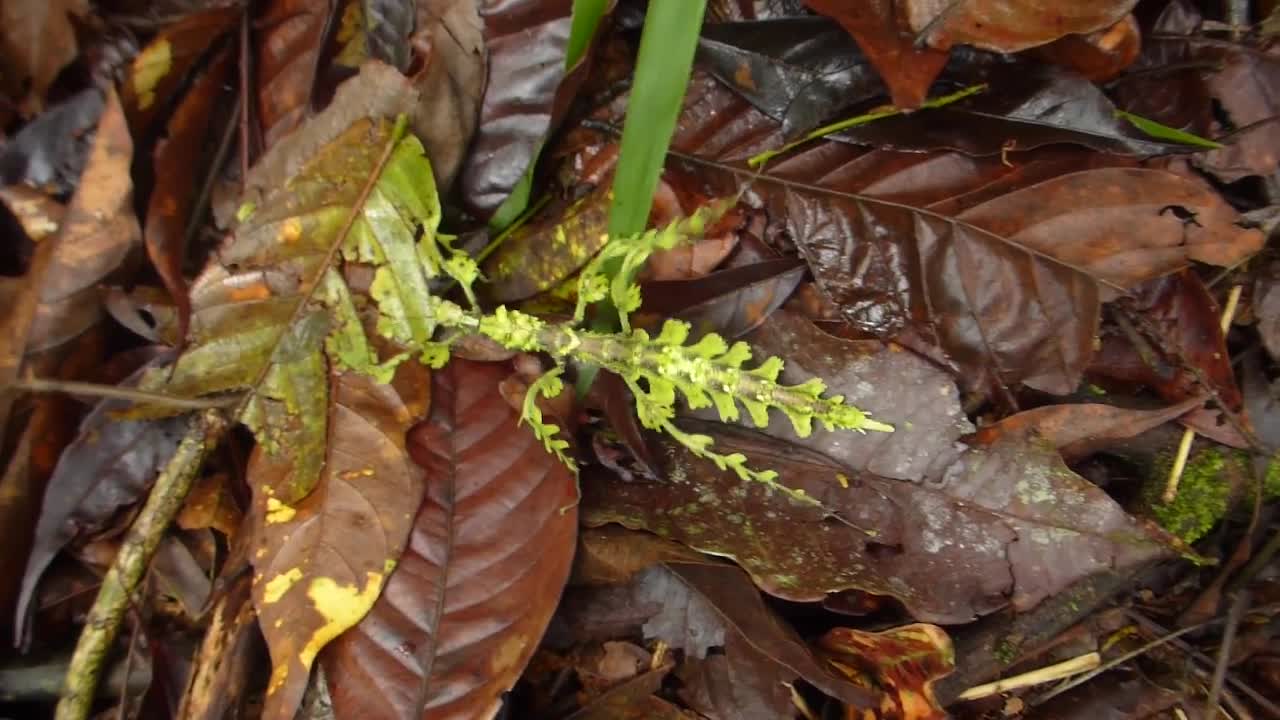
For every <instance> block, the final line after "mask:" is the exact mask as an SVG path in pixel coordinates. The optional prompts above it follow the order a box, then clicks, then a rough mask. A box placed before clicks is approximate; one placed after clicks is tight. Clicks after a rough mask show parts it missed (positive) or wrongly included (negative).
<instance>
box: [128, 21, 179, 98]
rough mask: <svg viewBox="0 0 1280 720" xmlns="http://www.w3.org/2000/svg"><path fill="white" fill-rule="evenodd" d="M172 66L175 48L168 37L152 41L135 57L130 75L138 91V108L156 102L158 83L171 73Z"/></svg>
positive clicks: (134, 87)
mask: <svg viewBox="0 0 1280 720" xmlns="http://www.w3.org/2000/svg"><path fill="white" fill-rule="evenodd" d="M172 66H173V48H172V47H170V45H169V41H168V40H167V39H166V38H160V39H159V40H156V41H155V42H153V43H151V44H150V45H148V46H147V47H146V48H144V49H143V51H142V52H140V53H138V56H137V57H135V58H134V59H133V65H132V66H131V67H130V73H129V76H130V78H131V79H132V80H133V89H134V90H135V91H137V93H138V109H140V110H146V109H147V108H149V107H151V106H152V105H153V104H155V101H156V83H158V82H160V79H161V78H163V77H164V76H165V75H168V74H169V70H170V68H171V67H172Z"/></svg>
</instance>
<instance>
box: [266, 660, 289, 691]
mask: <svg viewBox="0 0 1280 720" xmlns="http://www.w3.org/2000/svg"><path fill="white" fill-rule="evenodd" d="M288 677H289V664H288V663H280V664H279V665H276V666H275V667H273V668H271V682H270V683H269V684H268V685H267V694H268V695H271V694H272V693H274V692H275V691H277V690H279V689H280V686H282V685H284V681H285V680H286V679H287V678H288Z"/></svg>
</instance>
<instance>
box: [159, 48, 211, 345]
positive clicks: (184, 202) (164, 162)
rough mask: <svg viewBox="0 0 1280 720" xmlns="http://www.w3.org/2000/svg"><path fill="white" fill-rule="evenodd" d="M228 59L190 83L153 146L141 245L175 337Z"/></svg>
mask: <svg viewBox="0 0 1280 720" xmlns="http://www.w3.org/2000/svg"><path fill="white" fill-rule="evenodd" d="M230 61H231V54H230V52H228V51H223V52H222V53H220V54H219V55H218V57H217V58H216V59H215V60H214V61H213V62H212V63H211V64H210V66H209V67H208V68H206V70H205V71H204V73H203V74H202V75H201V76H200V77H199V78H198V79H197V80H195V81H194V82H193V83H192V86H191V89H190V90H189V91H188V92H187V93H186V94H185V95H184V96H183V98H182V101H181V102H180V103H179V104H178V108H177V109H176V110H175V111H174V113H173V115H172V116H171V117H170V118H169V124H168V128H167V131H168V132H167V136H166V137H165V138H163V139H161V140H159V141H158V142H157V143H156V148H155V153H154V163H155V174H156V177H157V178H160V179H161V182H158V183H156V187H155V189H154V190H152V192H151V199H150V201H149V202H148V204H147V220H146V227H145V228H144V229H143V240H144V242H145V243H146V247H147V255H148V256H149V257H150V258H151V264H152V266H153V267H155V270H156V273H157V274H158V275H160V278H161V280H163V281H164V285H165V288H166V289H167V290H168V291H169V296H170V297H171V298H172V299H173V303H174V305H175V307H176V308H177V311H178V331H177V332H178V336H179V337H186V336H187V325H188V323H189V322H190V320H191V299H190V297H189V295H188V293H187V280H186V278H185V277H184V275H183V272H182V267H183V261H184V259H185V255H186V234H187V224H188V223H189V222H190V221H191V220H192V218H191V211H192V209H193V207H194V205H195V202H196V195H197V193H198V188H197V183H198V182H199V181H200V180H201V179H202V178H203V176H204V174H205V173H204V172H202V171H201V169H203V168H206V166H207V165H208V164H209V162H210V161H211V158H209V157H207V153H206V152H205V147H206V145H207V144H208V141H209V130H210V120H211V117H212V115H213V109H214V106H215V102H216V101H217V100H218V98H219V97H221V95H222V89H223V83H224V82H225V81H226V78H227V77H228V73H229V71H230V70H231V63H230Z"/></svg>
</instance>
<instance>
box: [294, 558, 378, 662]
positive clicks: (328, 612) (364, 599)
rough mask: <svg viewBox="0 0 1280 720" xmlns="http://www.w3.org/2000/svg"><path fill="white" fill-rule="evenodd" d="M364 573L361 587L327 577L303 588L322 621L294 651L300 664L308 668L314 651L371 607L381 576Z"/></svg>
mask: <svg viewBox="0 0 1280 720" xmlns="http://www.w3.org/2000/svg"><path fill="white" fill-rule="evenodd" d="M365 575H366V581H365V584H364V588H363V589H357V588H356V586H355V585H354V584H352V585H339V584H338V583H336V582H334V581H333V578H327V577H320V578H316V579H315V580H312V581H311V586H310V587H309V588H307V597H309V598H311V602H312V603H313V604H314V605H315V608H316V612H318V613H320V616H321V617H323V618H324V619H325V624H324V625H322V626H320V627H319V628H316V631H315V632H314V633H312V635H311V638H310V639H308V640H307V644H306V645H305V646H303V648H302V650H301V651H300V652H299V653H298V660H300V661H301V662H302V666H303V667H306V668H309V667H311V663H312V661H314V660H315V659H316V654H317V653H319V652H320V649H321V648H323V647H324V646H325V645H328V644H329V641H330V640H332V639H334V638H336V637H338V636H339V635H341V634H342V633H344V632H346V630H347V629H348V628H350V627H353V626H354V625H355V624H356V623H358V622H360V619H361V618H363V617H364V616H365V614H366V613H368V612H369V608H371V607H373V603H374V601H376V600H377V599H378V594H379V593H380V592H382V579H383V578H384V577H385V576H384V575H383V574H382V573H376V572H367V573H365Z"/></svg>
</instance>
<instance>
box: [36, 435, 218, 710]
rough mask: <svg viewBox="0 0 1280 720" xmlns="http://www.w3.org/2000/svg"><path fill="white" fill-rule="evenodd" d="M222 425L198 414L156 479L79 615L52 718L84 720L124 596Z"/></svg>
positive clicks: (133, 586) (123, 607)
mask: <svg viewBox="0 0 1280 720" xmlns="http://www.w3.org/2000/svg"><path fill="white" fill-rule="evenodd" d="M226 427H227V421H226V418H225V417H223V415H222V413H221V412H219V411H218V410H206V411H204V412H203V413H201V414H200V415H199V416H198V417H197V418H196V419H195V420H194V421H193V422H192V423H191V427H190V429H189V430H188V431H187V434H186V437H184V438H183V439H182V442H181V444H179V445H178V450H177V452H175V453H174V454H173V457H172V458H170V459H169V462H168V464H167V465H165V467H164V470H162V471H161V472H160V475H159V477H157V478H156V484H155V486H154V487H152V489H151V494H150V495H149V496H147V502H146V504H145V505H143V506H142V510H141V511H140V512H139V513H138V517H137V519H136V520H134V522H133V525H132V526H130V527H129V532H128V533H127V534H126V535H125V538H124V542H123V543H121V545H120V552H119V553H117V554H116V558H115V561H114V562H113V563H112V564H111V568H110V569H109V570H107V574H106V577H104V578H103V579H102V587H101V588H100V589H99V590H98V597H97V599H95V600H94V602H93V607H92V609H90V610H89V616H88V617H87V618H86V619H85V625H84V630H83V631H82V632H81V633H80V640H79V642H77V643H76V649H75V653H74V654H73V655H72V656H71V665H70V667H69V668H68V670H67V677H66V680H65V682H64V684H63V687H62V699H61V700H59V701H58V709H57V711H56V714H55V715H54V717H55V720H84V719H85V718H87V717H88V716H89V711H90V710H91V709H92V707H93V699H94V695H95V691H96V690H97V686H98V678H99V675H101V673H102V668H103V665H104V662H105V661H106V659H107V655H108V653H109V652H110V650H111V646H112V644H113V643H114V642H115V639H116V635H117V634H118V633H119V631H120V624H121V622H122V621H123V619H124V614H125V611H126V610H127V609H128V608H129V603H130V598H132V596H133V594H134V592H136V591H137V589H138V585H139V584H140V583H141V582H142V577H143V575H144V574H145V573H146V570H147V567H148V566H149V565H150V564H151V558H152V557H153V556H154V555H155V552H156V548H157V547H158V546H159V544H160V539H161V537H163V536H164V532H165V530H166V529H167V528H168V527H169V524H170V522H172V521H173V518H174V516H175V515H176V514H177V513H178V510H179V509H180V508H181V507H182V503H183V501H184V500H185V499H186V497H187V493H188V492H190V490H191V486H192V484H193V482H194V480H195V477H196V475H197V473H199V471H200V466H201V465H202V464H203V461H204V456H205V454H206V453H207V452H209V450H210V448H212V447H213V446H214V445H215V444H217V442H218V438H219V437H221V435H222V432H223V431H224V430H225V429H226Z"/></svg>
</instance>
